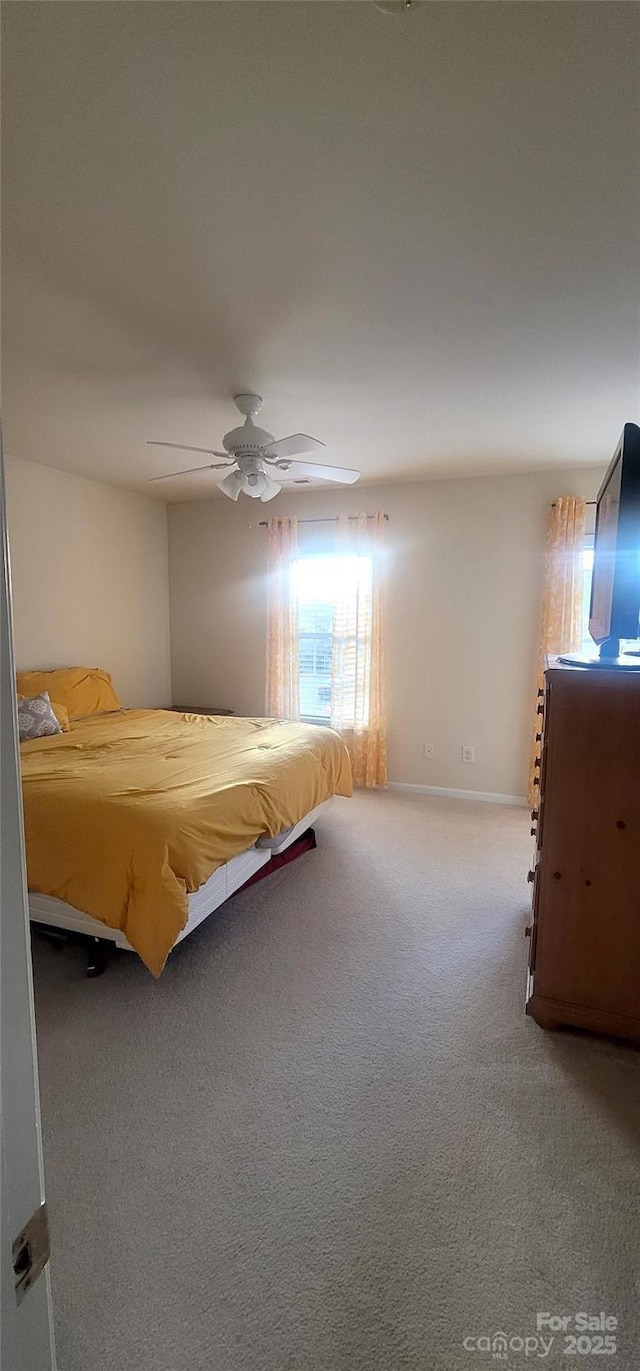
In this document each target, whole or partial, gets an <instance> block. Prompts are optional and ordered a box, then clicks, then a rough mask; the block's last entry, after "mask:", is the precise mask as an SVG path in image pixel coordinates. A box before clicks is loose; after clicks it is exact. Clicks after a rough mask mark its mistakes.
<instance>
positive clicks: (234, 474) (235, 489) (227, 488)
mask: <svg viewBox="0 0 640 1371" xmlns="http://www.w3.org/2000/svg"><path fill="white" fill-rule="evenodd" d="M242 481H243V477H242V476H241V474H240V472H239V471H230V472H229V475H228V476H225V477H224V480H222V481H218V490H221V491H222V493H223V495H227V496H228V497H229V499H230V500H237V498H238V496H239V494H240V491H241V490H242Z"/></svg>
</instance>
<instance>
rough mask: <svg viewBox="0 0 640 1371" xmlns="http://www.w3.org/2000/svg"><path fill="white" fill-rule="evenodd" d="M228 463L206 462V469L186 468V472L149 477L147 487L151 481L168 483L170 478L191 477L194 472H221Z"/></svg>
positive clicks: (169, 472) (168, 472) (172, 472)
mask: <svg viewBox="0 0 640 1371" xmlns="http://www.w3.org/2000/svg"><path fill="white" fill-rule="evenodd" d="M228 465H229V463H228V462H207V465H206V467H187V469H186V471H167V472H166V473H165V475H164V476H149V478H148V480H147V485H151V482H152V481H170V480H171V477H172V476H192V475H193V473H194V472H195V471H223V470H226V468H227V466H228Z"/></svg>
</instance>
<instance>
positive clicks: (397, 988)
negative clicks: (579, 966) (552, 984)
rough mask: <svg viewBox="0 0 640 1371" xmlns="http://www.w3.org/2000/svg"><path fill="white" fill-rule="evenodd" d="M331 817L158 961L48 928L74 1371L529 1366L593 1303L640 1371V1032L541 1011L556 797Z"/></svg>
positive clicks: (58, 1182) (41, 1002)
mask: <svg viewBox="0 0 640 1371" xmlns="http://www.w3.org/2000/svg"><path fill="white" fill-rule="evenodd" d="M318 842H319V846H318V850H317V851H316V852H313V853H310V854H307V855H306V856H304V857H302V858H301V859H300V861H299V862H296V863H294V864H292V865H291V866H290V867H288V868H287V869H286V870H284V871H281V872H279V873H277V874H276V875H274V876H273V877H271V878H269V879H268V880H267V881H265V882H264V883H263V884H260V885H257V886H254V887H253V888H252V889H251V890H249V891H248V892H246V894H242V895H239V896H237V897H235V898H234V899H233V900H232V901H230V903H229V904H228V905H227V906H226V908H225V909H224V910H222V911H220V912H219V913H218V914H217V915H214V916H213V918H212V919H211V920H210V921H209V923H208V924H207V925H205V926H204V927H203V928H202V929H201V930H199V931H198V932H197V933H196V934H194V935H193V936H192V937H191V938H190V939H188V940H187V942H186V943H185V944H184V945H183V946H182V947H181V948H180V949H179V950H178V952H177V953H176V954H174V956H173V957H172V958H171V960H170V962H169V965H168V968H167V971H166V972H165V974H164V976H163V977H162V979H161V980H160V981H159V982H157V983H154V982H153V981H152V979H151V977H150V976H149V975H148V973H147V972H146V971H145V969H144V967H143V966H142V965H141V963H140V962H138V961H137V960H136V959H135V958H134V957H132V956H130V955H127V954H124V953H122V954H119V956H118V957H117V959H116V961H115V963H114V964H113V965H112V966H111V968H110V970H109V971H108V973H107V974H106V976H104V977H103V978H102V979H100V980H97V981H87V980H86V979H85V977H84V970H83V961H82V957H81V954H80V953H78V952H75V951H73V950H72V951H65V952H55V951H54V950H52V949H51V948H49V947H47V946H42V945H40V946H38V947H37V948H36V953H35V962H36V992H37V1008H38V1022H39V1042H40V1070H41V1087H42V1107H43V1118H44V1141H45V1158H46V1169H47V1179H48V1194H49V1202H50V1208H51V1218H52V1228H53V1256H54V1260H53V1288H54V1299H55V1312H56V1325H57V1338H58V1349H59V1366H60V1371H294V1368H295V1371H405V1368H406V1371H463V1369H464V1368H467V1369H468V1371H473V1368H474V1367H478V1368H480V1367H482V1366H494V1365H508V1366H514V1367H524V1366H529V1365H531V1364H536V1365H537V1364H539V1360H540V1358H539V1356H538V1357H537V1356H535V1355H534V1354H533V1353H530V1355H529V1356H525V1352H524V1351H518V1350H517V1349H518V1346H519V1345H518V1343H517V1339H518V1337H520V1338H521V1339H523V1338H524V1337H525V1336H531V1335H532V1334H535V1321H536V1313H537V1312H538V1311H543V1312H547V1313H555V1314H564V1315H572V1314H574V1313H576V1312H579V1311H582V1310H587V1311H595V1312H599V1311H601V1310H603V1311H605V1312H607V1313H612V1314H615V1315H617V1317H618V1319H619V1329H618V1334H617V1336H618V1353H617V1356H616V1357H615V1358H614V1357H608V1358H605V1359H604V1360H605V1364H609V1365H611V1366H612V1368H614V1369H615V1371H632V1368H635V1367H636V1366H637V1365H638V1363H639V1361H640V1358H639V1357H638V1354H637V1348H638V1322H637V1308H638V1294H639V1287H638V1281H637V1275H636V1273H637V1271H638V1270H639V1268H640V1263H639V1260H638V1259H639V1257H640V1241H639V1235H638V1199H639V1195H638V1137H639V1132H640V1119H639V1111H638V1098H639V1091H638V1086H639V1083H640V1052H636V1051H634V1049H632V1048H629V1047H624V1046H621V1045H616V1044H614V1043H611V1042H606V1041H604V1040H601V1039H597V1038H592V1037H589V1036H587V1035H580V1034H578V1033H562V1034H555V1035H546V1034H544V1033H543V1032H542V1031H541V1030H540V1029H539V1028H538V1027H537V1026H536V1025H535V1024H533V1023H531V1022H529V1021H528V1020H527V1019H525V1017H524V1012H523V994H524V977H525V954H526V946H525V940H524V937H523V926H524V923H525V921H526V912H527V900H528V887H527V885H526V880H525V877H526V870H527V866H528V864H529V857H530V840H529V837H528V815H527V813H526V812H525V811H524V810H518V809H504V808H500V807H498V806H493V805H483V804H472V803H468V802H459V801H455V800H450V801H449V800H441V799H431V798H426V797H422V796H410V795H403V794H400V793H393V794H369V795H359V796H358V797H357V798H356V799H354V800H353V801H351V802H349V801H338V802H337V803H336V805H335V806H334V808H333V810H332V811H331V813H330V814H329V815H328V816H327V818H326V819H324V820H323V821H322V822H321V823H320V824H319V825H318ZM498 1329H502V1330H504V1331H505V1332H506V1333H507V1335H508V1336H509V1337H510V1338H512V1339H516V1344H515V1346H516V1350H515V1351H512V1352H510V1354H509V1358H508V1360H507V1362H506V1363H505V1362H504V1361H502V1362H495V1361H494V1360H493V1357H492V1356H491V1354H490V1353H487V1352H482V1351H468V1350H465V1348H464V1346H463V1340H464V1339H465V1338H467V1339H469V1338H478V1337H482V1336H487V1335H489V1334H491V1333H493V1332H495V1331H496V1330H498ZM562 1342H563V1340H562V1338H560V1337H558V1336H556V1341H555V1345H554V1346H553V1347H552V1350H551V1352H550V1353H549V1354H548V1355H547V1357H546V1358H545V1359H544V1364H547V1365H549V1366H551V1367H552V1368H554V1371H557V1369H558V1368H559V1367H563V1368H564V1367H574V1366H575V1365H576V1363H579V1364H581V1365H584V1363H585V1356H584V1355H578V1356H576V1355H566V1356H565V1355H564V1354H563V1352H562ZM594 1360H595V1364H596V1365H602V1358H600V1359H598V1358H597V1357H595V1358H593V1357H590V1358H589V1360H588V1363H587V1364H588V1365H590V1366H592V1365H593V1364H594Z"/></svg>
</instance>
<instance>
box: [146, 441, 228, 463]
mask: <svg viewBox="0 0 640 1371" xmlns="http://www.w3.org/2000/svg"><path fill="white" fill-rule="evenodd" d="M147 447H174V448H176V449H177V450H178V451H179V452H207V453H208V454H209V456H210V457H227V458H228V457H229V453H228V452H214V450H213V448H212V447H190V446H189V444H188V443H162V442H160V441H159V440H158V439H157V438H148V439H147Z"/></svg>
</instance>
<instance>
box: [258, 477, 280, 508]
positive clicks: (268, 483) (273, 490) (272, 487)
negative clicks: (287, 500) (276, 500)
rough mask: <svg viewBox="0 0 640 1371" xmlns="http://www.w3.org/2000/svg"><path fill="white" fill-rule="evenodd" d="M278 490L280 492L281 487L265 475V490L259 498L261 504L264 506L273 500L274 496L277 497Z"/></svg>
mask: <svg viewBox="0 0 640 1371" xmlns="http://www.w3.org/2000/svg"><path fill="white" fill-rule="evenodd" d="M280 490H282V486H281V485H279V484H278V482H277V481H272V480H271V477H270V476H266V475H265V488H264V490H263V492H262V495H261V496H260V499H261V500H262V503H263V504H266V502H267V500H273V497H274V495H277V494H278V491H280Z"/></svg>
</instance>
